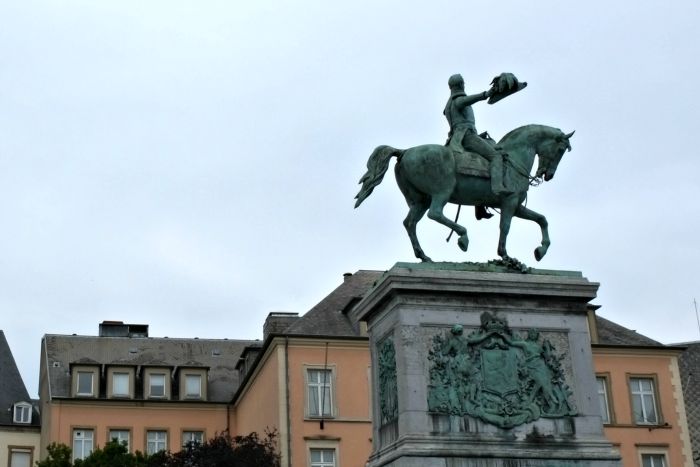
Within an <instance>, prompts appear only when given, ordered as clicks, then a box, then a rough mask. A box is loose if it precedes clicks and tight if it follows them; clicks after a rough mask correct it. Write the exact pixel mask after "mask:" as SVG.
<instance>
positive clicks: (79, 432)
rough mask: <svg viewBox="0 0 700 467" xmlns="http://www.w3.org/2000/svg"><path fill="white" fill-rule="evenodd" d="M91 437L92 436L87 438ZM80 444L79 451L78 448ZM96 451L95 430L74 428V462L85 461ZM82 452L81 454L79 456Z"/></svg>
mask: <svg viewBox="0 0 700 467" xmlns="http://www.w3.org/2000/svg"><path fill="white" fill-rule="evenodd" d="M87 435H90V436H87ZM78 443H79V444H80V446H81V448H80V450H78V449H77V448H76V446H78ZM94 449H95V430H93V429H92V428H74V429H73V461H75V460H77V459H85V458H86V457H87V456H89V455H90V454H91V453H92V451H93V450H94ZM78 451H80V454H78Z"/></svg>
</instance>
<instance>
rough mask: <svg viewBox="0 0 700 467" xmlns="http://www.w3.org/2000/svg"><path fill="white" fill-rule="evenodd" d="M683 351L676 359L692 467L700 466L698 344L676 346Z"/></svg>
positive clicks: (699, 368) (699, 344) (699, 350)
mask: <svg viewBox="0 0 700 467" xmlns="http://www.w3.org/2000/svg"><path fill="white" fill-rule="evenodd" d="M678 345H682V346H685V347H686V349H685V351H684V352H683V353H682V354H681V355H680V357H679V358H678V367H679V369H680V373H681V385H682V386H683V400H684V402H685V411H686V416H687V419H688V431H689V433H690V444H691V447H692V449H693V461H694V465H700V342H688V343H683V344H678Z"/></svg>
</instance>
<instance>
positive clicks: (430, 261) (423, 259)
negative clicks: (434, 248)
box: [420, 256, 433, 263]
mask: <svg viewBox="0 0 700 467" xmlns="http://www.w3.org/2000/svg"><path fill="white" fill-rule="evenodd" d="M420 260H421V262H423V263H432V262H433V260H432V259H430V257H429V256H423V257H422V258H421V259H420Z"/></svg>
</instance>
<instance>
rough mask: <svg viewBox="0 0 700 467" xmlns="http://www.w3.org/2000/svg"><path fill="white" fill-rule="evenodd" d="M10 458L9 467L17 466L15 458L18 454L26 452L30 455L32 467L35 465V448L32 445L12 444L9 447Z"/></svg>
mask: <svg viewBox="0 0 700 467" xmlns="http://www.w3.org/2000/svg"><path fill="white" fill-rule="evenodd" d="M9 450H10V452H9V459H8V464H7V465H8V466H9V467H15V466H16V465H17V464H15V463H13V461H14V460H16V459H15V455H16V454H26V455H28V456H29V464H27V465H29V466H30V467H31V466H32V465H34V448H31V447H26V448H25V447H21V446H10V448H9Z"/></svg>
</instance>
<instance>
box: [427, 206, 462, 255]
mask: <svg viewBox="0 0 700 467" xmlns="http://www.w3.org/2000/svg"><path fill="white" fill-rule="evenodd" d="M449 197H450V193H441V194H436V195H433V199H432V201H431V202H430V209H429V210H428V217H429V218H430V219H432V220H434V221H435V222H439V223H440V224H442V225H444V226H447V227H449V228H450V229H452V230H454V231H455V233H456V234H457V235H459V239H458V240H457V245H459V247H460V248H461V249H462V251H467V248H468V247H469V237H467V229H465V228H464V227H462V226H461V225H459V224H457V223H456V222H453V221H451V220H450V219H448V218H447V217H445V214H443V212H442V210H443V209H444V207H445V205H446V204H447V200H448V199H449Z"/></svg>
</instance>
